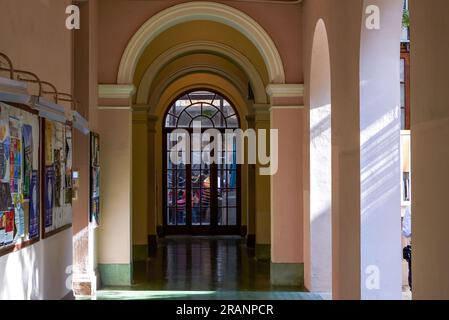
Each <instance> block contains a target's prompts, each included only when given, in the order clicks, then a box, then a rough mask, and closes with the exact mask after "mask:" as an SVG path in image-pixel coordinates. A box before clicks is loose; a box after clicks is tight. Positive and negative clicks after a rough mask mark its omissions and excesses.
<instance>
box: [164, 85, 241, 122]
mask: <svg viewBox="0 0 449 320" xmlns="http://www.w3.org/2000/svg"><path fill="white" fill-rule="evenodd" d="M195 121H198V122H201V127H203V128H217V129H221V128H238V127H239V121H238V117H237V113H236V111H235V110H234V108H233V107H232V106H231V104H230V103H229V102H228V101H227V99H225V98H224V97H223V96H221V95H219V94H217V93H213V92H209V91H194V92H191V93H187V94H186V95H184V96H182V97H181V98H179V99H178V100H176V101H175V102H174V103H173V105H172V106H171V108H170V110H169V111H168V113H167V116H166V119H165V127H166V128H192V127H193V124H194V122H195Z"/></svg>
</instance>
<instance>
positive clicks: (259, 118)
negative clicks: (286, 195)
mask: <svg viewBox="0 0 449 320" xmlns="http://www.w3.org/2000/svg"><path fill="white" fill-rule="evenodd" d="M253 108H254V111H255V122H254V128H255V129H256V132H257V131H258V130H268V131H269V130H270V113H269V105H264V104H263V105H260V104H255V105H254V106H253ZM268 137H269V136H267V139H268ZM268 150H269V149H268ZM261 167H262V166H261V165H260V163H259V162H258V163H257V164H256V165H255V179H254V180H255V187H256V193H255V211H256V214H255V218H256V223H255V227H256V258H257V259H259V260H270V257H271V246H270V244H271V236H270V233H271V218H270V216H271V198H270V190H271V187H270V185H271V181H270V176H264V175H261V174H260V169H261Z"/></svg>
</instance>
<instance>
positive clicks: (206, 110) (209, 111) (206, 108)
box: [202, 103, 218, 118]
mask: <svg viewBox="0 0 449 320" xmlns="http://www.w3.org/2000/svg"><path fill="white" fill-rule="evenodd" d="M217 112H218V109H217V108H215V107H214V106H212V105H210V104H207V103H203V112H202V115H203V116H205V117H207V118H213V116H214V115H215V114H216V113H217Z"/></svg>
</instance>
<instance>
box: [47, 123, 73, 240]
mask: <svg viewBox="0 0 449 320" xmlns="http://www.w3.org/2000/svg"><path fill="white" fill-rule="evenodd" d="M43 125H44V128H45V134H46V135H45V137H44V141H45V143H44V145H45V148H44V152H45V155H44V159H45V174H44V175H45V178H44V182H45V185H44V186H43V190H44V195H43V197H42V200H43V203H42V205H43V209H42V210H43V217H44V221H43V223H42V225H43V226H44V227H45V229H44V230H43V237H44V238H45V237H46V233H49V232H57V231H58V230H61V229H62V228H65V227H67V226H70V225H71V224H72V188H73V187H72V180H71V178H72V127H71V126H70V125H68V124H65V123H60V122H55V121H51V120H48V119H45V120H44V124H43Z"/></svg>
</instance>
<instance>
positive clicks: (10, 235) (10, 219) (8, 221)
mask: <svg viewBox="0 0 449 320" xmlns="http://www.w3.org/2000/svg"><path fill="white" fill-rule="evenodd" d="M4 215H5V242H4V244H5V245H8V244H11V243H13V241H14V211H7V212H4Z"/></svg>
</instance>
